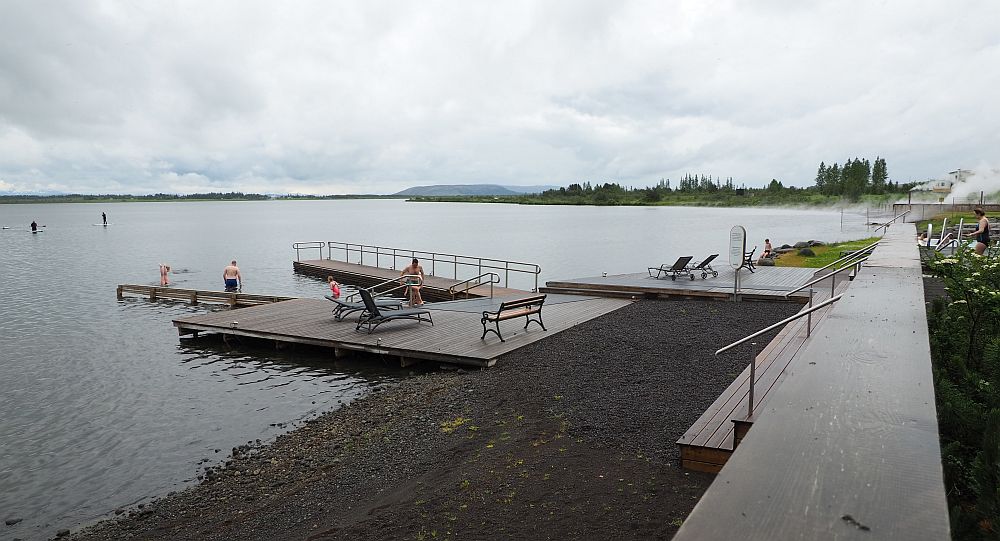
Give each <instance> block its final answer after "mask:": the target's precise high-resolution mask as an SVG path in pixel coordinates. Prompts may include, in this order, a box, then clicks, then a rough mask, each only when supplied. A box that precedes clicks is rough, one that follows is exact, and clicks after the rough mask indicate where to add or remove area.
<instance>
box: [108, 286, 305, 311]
mask: <svg viewBox="0 0 1000 541" xmlns="http://www.w3.org/2000/svg"><path fill="white" fill-rule="evenodd" d="M126 294H131V295H138V296H140V297H149V300H151V301H156V300H160V299H170V300H177V301H184V302H189V303H191V304H198V303H203V302H205V303H214V304H228V305H229V306H256V305H258V304H271V303H273V302H281V301H287V300H289V299H293V298H294V297H282V296H277V295H255V294H252V293H228V292H226V291H212V290H206V289H182V288H177V287H167V286H144V285H137V284H120V285H119V286H118V290H117V295H118V298H119V299H123V298H125V295H126Z"/></svg>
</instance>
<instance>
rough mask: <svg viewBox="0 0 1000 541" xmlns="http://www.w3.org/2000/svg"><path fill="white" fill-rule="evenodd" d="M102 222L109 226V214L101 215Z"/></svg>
mask: <svg viewBox="0 0 1000 541" xmlns="http://www.w3.org/2000/svg"><path fill="white" fill-rule="evenodd" d="M101 220H103V221H104V225H108V215H107V214H105V213H103V212H102V213H101Z"/></svg>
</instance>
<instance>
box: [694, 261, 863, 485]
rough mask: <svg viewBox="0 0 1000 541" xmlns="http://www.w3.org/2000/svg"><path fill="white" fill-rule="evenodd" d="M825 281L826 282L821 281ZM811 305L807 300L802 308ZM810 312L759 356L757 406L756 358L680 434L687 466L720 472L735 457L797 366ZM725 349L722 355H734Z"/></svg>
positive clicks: (819, 298) (841, 286)
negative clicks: (774, 393) (750, 398)
mask: <svg viewBox="0 0 1000 541" xmlns="http://www.w3.org/2000/svg"><path fill="white" fill-rule="evenodd" d="M821 283H823V282H821ZM849 284H850V282H848V281H846V280H845V281H844V282H842V283H840V282H838V286H837V291H836V293H838V294H839V293H842V292H843V291H844V290H846V289H847V287H848V285H849ZM829 298H830V291H829V290H828V289H826V288H820V290H819V291H818V292H817V294H816V296H815V297H814V299H813V302H814V303H816V304H819V303H821V302H823V301H825V300H827V299H829ZM808 308H809V307H808V306H804V307H803V308H802V310H807V309H808ZM832 308H833V307H832V306H827V307H825V308H821V309H819V310H817V311H816V312H813V315H812V332H813V333H815V332H817V325H819V323H820V322H821V321H822V320H823V319H824V318H825V317H826V315H827V314H828V313H829V312H830V310H832ZM806 323H807V318H805V317H803V318H799V319H797V320H795V321H792V322H791V323H788V324H786V325H785V326H784V327H783V328H782V329H781V330H780V331H779V332H778V334H777V335H776V336H775V337H774V339H773V340H771V342H770V343H768V344H767V345H766V346H764V348H763V349H762V350H760V352H759V353H758V354H757V355H756V357H755V362H756V366H755V369H754V371H755V373H754V382H755V383H754V407H753V412H750V411H748V407H749V402H748V395H749V391H750V363H749V362H748V363H747V366H746V368H745V369H743V372H742V373H741V374H740V375H739V376H738V377H737V378H736V379H735V380H733V382H732V383H731V384H730V385H729V387H728V388H727V389H726V390H725V391H723V393H722V394H721V395H719V397H718V398H717V399H716V400H715V402H713V403H712V405H711V406H709V408H708V409H707V410H705V412H704V413H702V414H701V417H699V418H698V420H697V421H695V423H694V424H693V425H691V427H690V428H688V429H687V431H686V432H685V433H684V435H683V436H681V438H680V439H679V440H677V445H678V446H679V447H680V451H681V466H683V467H685V468H687V469H690V470H696V471H704V472H710V473H717V472H719V470H721V469H722V467H723V466H724V465H725V464H726V461H727V460H729V457H730V456H731V455H732V454H733V451H734V450H735V448H736V446H738V445H739V443H740V440H742V439H743V436H745V435H746V433H747V431H748V430H749V429H750V426H751V425H752V424H753V422H754V421H755V420H756V418H757V417H758V416H759V415H760V414H761V412H763V411H765V407H764V406H765V404H766V402H767V400H768V398H769V396H770V391H771V390H772V389H774V388H776V387H777V386H778V384H779V383H781V381H782V380H783V379H784V378H785V376H786V375H787V374H788V372H789V371H791V370H793V369H794V368H793V362H794V360H795V359H796V354H797V353H798V351H799V350H800V349H801V348H802V346H803V344H805V343H806V340H807V339H808V338H807V336H806ZM731 354H732V353H723V354H722V355H731Z"/></svg>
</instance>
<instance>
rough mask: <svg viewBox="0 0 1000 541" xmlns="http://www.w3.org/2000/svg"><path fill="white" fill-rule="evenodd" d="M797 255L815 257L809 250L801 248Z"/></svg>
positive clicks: (814, 253)
mask: <svg viewBox="0 0 1000 541" xmlns="http://www.w3.org/2000/svg"><path fill="white" fill-rule="evenodd" d="M799 255H801V256H803V257H813V256H815V255H816V252H813V251H812V250H810V249H809V248H803V249H801V250H799Z"/></svg>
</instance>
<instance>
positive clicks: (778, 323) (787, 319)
mask: <svg viewBox="0 0 1000 541" xmlns="http://www.w3.org/2000/svg"><path fill="white" fill-rule="evenodd" d="M843 296H844V294H843V293H841V294H840V295H837V296H836V297H831V298H829V299H827V300H825V301H823V302H821V303H819V304H817V305H816V306H813V307H812V308H809V309H806V310H803V311H801V312H799V313H797V314H795V315H794V316H789V317H786V318H785V319H782V320H781V321H779V322H777V323H775V324H774V325H771V326H769V327H767V328H765V329H761V330H759V331H757V332H755V333H753V334H751V335H750V336H747V337H746V338H741V339H739V340H737V341H735V342H733V343H732V344H729V345H728V346H726V347H724V348H721V349H717V350H715V354H716V355H718V354H720V353H722V352H724V351H728V350H730V349H732V348H734V347H736V346H738V345H740V344H743V343H745V342H746V341H747V340H751V339H753V338H757V337H758V336H760V335H762V334H767V333H768V332H770V331H773V330H774V329H777V328H778V327H780V326H782V325H784V324H785V323H790V322H792V321H795V320H796V319H799V318H800V317H802V316H804V315H807V314H811V313H813V312H815V311H816V310H819V309H820V308H822V307H824V306H827V305H830V304H833V303H835V302H837V301H839V300H840V298H841V297H843Z"/></svg>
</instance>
